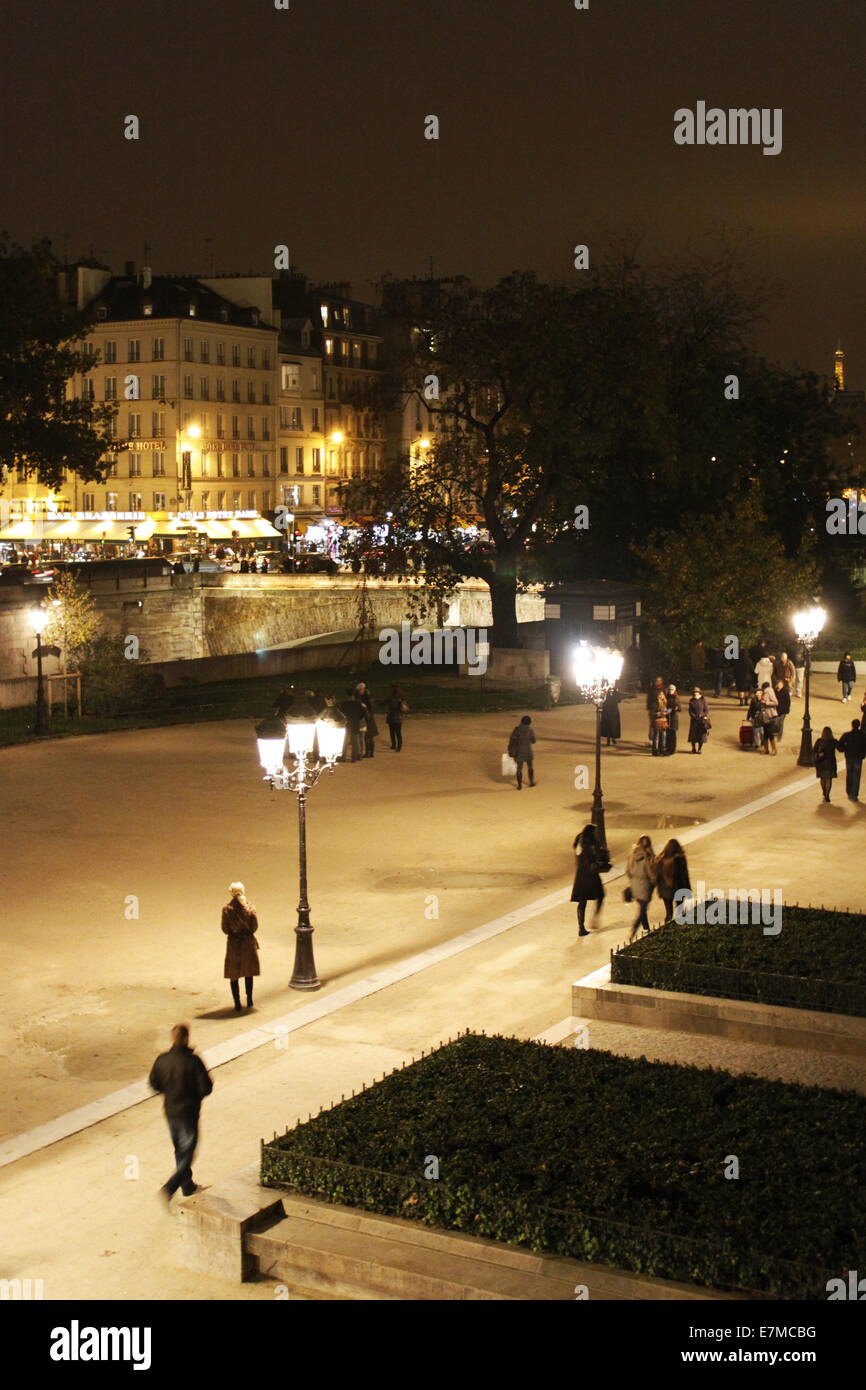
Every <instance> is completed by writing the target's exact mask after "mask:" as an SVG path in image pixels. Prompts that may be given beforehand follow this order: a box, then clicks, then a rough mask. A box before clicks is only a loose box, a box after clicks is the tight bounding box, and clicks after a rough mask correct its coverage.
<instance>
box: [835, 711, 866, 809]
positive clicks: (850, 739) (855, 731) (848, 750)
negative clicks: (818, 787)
mask: <svg viewBox="0 0 866 1390" xmlns="http://www.w3.org/2000/svg"><path fill="white" fill-rule="evenodd" d="M836 746H837V748H838V749H839V751H840V753H843V754H844V756H845V792H846V795H847V797H848V799H849V801H859V799H860V777H861V774H862V772H863V759H864V757H866V734H864V732H863V729H862V726H861V723H860V720H859V719H852V720H851V728H850V729H849V730H848V731H847V733H844V734H843V735H842V737H841V738H840V739H839V742H838V744H837V745H836Z"/></svg>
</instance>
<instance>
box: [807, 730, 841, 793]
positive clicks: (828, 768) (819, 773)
mask: <svg viewBox="0 0 866 1390" xmlns="http://www.w3.org/2000/svg"><path fill="white" fill-rule="evenodd" d="M838 746H839V745H838V744H837V742H836V740H835V738H834V737H833V730H832V729H831V728H830V727H829V725H825V727H824V728H823V729H822V730H821V737H820V738H819V739H816V741H815V747H814V748H813V749H812V762H813V763H814V764H815V776H816V777H817V778H818V780H819V781H820V783H821V791H822V792H823V793H824V800H825V801H829V800H830V789H831V788H832V786H833V778H834V777H835V776H836V774H837V771H838V769H837V767H836V749H837V748H838Z"/></svg>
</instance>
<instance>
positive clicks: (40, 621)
mask: <svg viewBox="0 0 866 1390" xmlns="http://www.w3.org/2000/svg"><path fill="white" fill-rule="evenodd" d="M47 623H48V614H47V612H46V611H45V609H44V608H34V609H33V610H32V612H31V614H30V626H31V627H32V628H33V631H34V632H35V633H36V636H37V637H41V636H42V634H43V632H44V631H45V628H46V625H47Z"/></svg>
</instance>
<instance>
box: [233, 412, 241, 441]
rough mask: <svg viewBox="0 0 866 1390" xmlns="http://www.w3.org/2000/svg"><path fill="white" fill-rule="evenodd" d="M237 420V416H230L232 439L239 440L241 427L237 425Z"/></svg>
mask: <svg viewBox="0 0 866 1390" xmlns="http://www.w3.org/2000/svg"><path fill="white" fill-rule="evenodd" d="M239 418H240V417H239V416H237V415H233V416H232V439H240V437H241V427H240V424H239V423H238V421H239Z"/></svg>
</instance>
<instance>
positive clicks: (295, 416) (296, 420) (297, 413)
mask: <svg viewBox="0 0 866 1390" xmlns="http://www.w3.org/2000/svg"><path fill="white" fill-rule="evenodd" d="M291 428H292V429H293V430H302V429H303V428H304V421H303V416H302V413H301V407H300V406H299V405H296V406H293V407H292V424H291Z"/></svg>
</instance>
